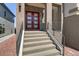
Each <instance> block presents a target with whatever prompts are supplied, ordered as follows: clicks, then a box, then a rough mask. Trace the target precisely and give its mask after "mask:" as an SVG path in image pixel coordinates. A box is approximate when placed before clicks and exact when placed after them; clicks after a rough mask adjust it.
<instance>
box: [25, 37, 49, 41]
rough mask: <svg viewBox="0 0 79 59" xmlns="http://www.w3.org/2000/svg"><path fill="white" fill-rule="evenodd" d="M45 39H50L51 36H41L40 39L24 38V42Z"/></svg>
mask: <svg viewBox="0 0 79 59" xmlns="http://www.w3.org/2000/svg"><path fill="white" fill-rule="evenodd" d="M43 40H50V38H49V37H43V38H39V39H27V38H24V42H34V41H43Z"/></svg>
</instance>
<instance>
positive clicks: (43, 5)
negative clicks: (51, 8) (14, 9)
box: [25, 3, 45, 8]
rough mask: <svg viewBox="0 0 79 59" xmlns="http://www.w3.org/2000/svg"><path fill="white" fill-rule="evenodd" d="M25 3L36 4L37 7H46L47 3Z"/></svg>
mask: <svg viewBox="0 0 79 59" xmlns="http://www.w3.org/2000/svg"><path fill="white" fill-rule="evenodd" d="M25 5H29V6H34V7H37V8H45V3H26V4H25Z"/></svg>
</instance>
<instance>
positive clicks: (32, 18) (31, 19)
mask: <svg viewBox="0 0 79 59" xmlns="http://www.w3.org/2000/svg"><path fill="white" fill-rule="evenodd" d="M25 24H26V30H40V17H39V13H38V12H26V19H25Z"/></svg>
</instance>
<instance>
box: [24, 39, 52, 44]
mask: <svg viewBox="0 0 79 59" xmlns="http://www.w3.org/2000/svg"><path fill="white" fill-rule="evenodd" d="M44 42H50V43H52V41H51V40H43V41H34V42H24V45H27V44H39V43H44Z"/></svg>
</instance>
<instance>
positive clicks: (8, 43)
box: [0, 34, 16, 56]
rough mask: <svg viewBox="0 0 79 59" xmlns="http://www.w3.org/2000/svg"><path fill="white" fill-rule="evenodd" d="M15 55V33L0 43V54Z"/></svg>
mask: <svg viewBox="0 0 79 59" xmlns="http://www.w3.org/2000/svg"><path fill="white" fill-rule="evenodd" d="M15 55H16V35H15V34H14V35H13V36H11V37H10V38H9V39H7V40H5V41H3V42H1V43H0V56H15Z"/></svg>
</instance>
